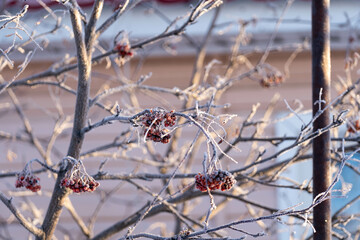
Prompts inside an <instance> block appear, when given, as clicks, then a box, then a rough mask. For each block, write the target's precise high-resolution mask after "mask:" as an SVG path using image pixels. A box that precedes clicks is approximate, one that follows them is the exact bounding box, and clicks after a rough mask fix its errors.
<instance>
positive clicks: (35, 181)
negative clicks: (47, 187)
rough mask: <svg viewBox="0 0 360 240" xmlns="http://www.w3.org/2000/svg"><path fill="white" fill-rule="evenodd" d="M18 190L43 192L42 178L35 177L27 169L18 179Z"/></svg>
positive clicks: (16, 184) (16, 185)
mask: <svg viewBox="0 0 360 240" xmlns="http://www.w3.org/2000/svg"><path fill="white" fill-rule="evenodd" d="M15 187H16V188H21V187H25V188H26V189H29V190H30V191H32V192H37V191H40V190H41V186H40V178H38V177H36V176H34V175H33V174H32V173H31V172H28V171H27V169H24V170H23V171H22V172H21V173H20V174H19V175H18V177H17V180H16V183H15Z"/></svg>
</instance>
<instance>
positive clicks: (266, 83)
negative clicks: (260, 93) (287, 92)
mask: <svg viewBox="0 0 360 240" xmlns="http://www.w3.org/2000/svg"><path fill="white" fill-rule="evenodd" d="M283 82H284V78H283V76H282V75H280V74H275V73H268V74H267V75H266V76H264V77H263V78H262V79H261V80H260V85H261V86H262V87H264V88H269V87H273V86H277V85H280V84H281V83H283Z"/></svg>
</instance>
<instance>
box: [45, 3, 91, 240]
mask: <svg viewBox="0 0 360 240" xmlns="http://www.w3.org/2000/svg"><path fill="white" fill-rule="evenodd" d="M68 8H69V12H70V18H71V23H72V27H73V32H74V38H75V44H76V51H77V58H78V88H77V96H76V104H75V114H74V115H75V116H74V123H73V131H72V136H71V140H70V145H69V149H68V154H67V155H68V156H71V157H73V158H76V159H77V158H79V156H80V151H81V146H82V143H83V139H84V137H83V134H82V133H81V129H82V128H83V127H84V126H85V124H86V117H87V111H88V99H89V90H90V73H91V57H89V56H88V55H87V49H89V48H90V49H91V48H92V46H88V47H87V46H86V45H85V41H84V39H83V35H82V34H83V30H82V21H81V20H82V17H81V13H80V12H79V9H78V8H77V7H76V4H75V3H74V1H72V4H71V6H69V7H68ZM66 170H67V169H65V168H63V167H62V168H61V169H60V171H59V174H58V177H57V179H56V182H55V187H54V191H53V194H52V197H51V200H50V204H49V207H48V210H47V213H46V216H45V219H44V222H43V226H42V227H43V229H44V232H45V236H46V240H50V239H52V235H53V234H54V231H55V228H56V225H57V223H58V221H59V218H60V214H61V211H62V206H63V205H64V202H65V200H66V197H67V195H68V194H69V191H68V190H65V189H64V188H61V187H60V182H61V180H62V179H63V177H64V176H65V173H66Z"/></svg>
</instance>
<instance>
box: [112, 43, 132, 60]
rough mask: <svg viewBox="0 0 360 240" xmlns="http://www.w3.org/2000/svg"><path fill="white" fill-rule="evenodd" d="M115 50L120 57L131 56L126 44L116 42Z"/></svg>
mask: <svg viewBox="0 0 360 240" xmlns="http://www.w3.org/2000/svg"><path fill="white" fill-rule="evenodd" d="M115 49H116V51H117V52H118V55H119V56H121V57H122V58H124V57H126V56H130V57H131V56H132V55H133V53H132V51H131V49H130V46H129V45H127V44H124V45H123V44H117V45H116V47H115Z"/></svg>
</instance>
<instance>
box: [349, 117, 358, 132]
mask: <svg viewBox="0 0 360 240" xmlns="http://www.w3.org/2000/svg"><path fill="white" fill-rule="evenodd" d="M347 125H348V129H347V131H348V132H349V133H355V132H357V131H359V130H360V120H359V119H358V120H356V121H353V122H350V123H348V124H347Z"/></svg>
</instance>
